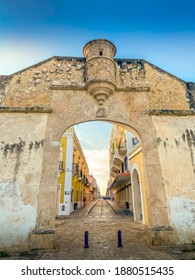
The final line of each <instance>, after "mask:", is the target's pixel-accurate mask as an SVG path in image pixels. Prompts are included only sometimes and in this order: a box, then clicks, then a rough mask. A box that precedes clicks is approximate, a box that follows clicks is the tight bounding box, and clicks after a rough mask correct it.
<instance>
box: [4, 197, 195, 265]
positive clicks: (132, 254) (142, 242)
mask: <svg viewBox="0 0 195 280" xmlns="http://www.w3.org/2000/svg"><path fill="white" fill-rule="evenodd" d="M111 204H112V207H111V206H110V205H111ZM121 207H122V206H121ZM114 208H117V209H118V210H117V213H118V215H116V214H115V212H114V211H113V209H114ZM119 209H120V205H117V203H114V202H110V201H109V204H108V203H107V202H106V201H104V200H100V201H93V202H90V203H88V204H87V205H86V207H83V208H82V209H78V210H77V211H75V212H74V213H72V214H71V215H70V217H69V218H63V219H57V220H56V238H55V239H56V240H55V242H56V248H55V249H53V250H34V251H29V252H18V253H13V254H11V255H10V257H7V258H4V259H35V260H36V259H42V260H174V259H182V257H183V259H184V253H181V254H179V253H178V252H181V251H180V250H179V247H178V246H175V247H166V246H164V247H155V246H151V240H150V234H149V232H150V229H149V228H148V227H146V226H145V225H143V224H141V223H138V222H135V221H133V217H129V216H125V215H124V214H123V213H122V212H121V213H120V211H119ZM119 230H121V232H122V245H123V246H122V247H120V248H119V247H118V231H119ZM85 231H88V234H89V248H84V234H85ZM194 248H195V246H194ZM194 254H195V252H194ZM190 257H193V256H192V254H191V255H190Z"/></svg>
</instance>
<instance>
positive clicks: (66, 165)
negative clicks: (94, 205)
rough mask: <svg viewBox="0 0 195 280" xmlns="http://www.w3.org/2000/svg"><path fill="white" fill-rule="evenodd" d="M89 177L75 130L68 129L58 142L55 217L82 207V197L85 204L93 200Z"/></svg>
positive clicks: (93, 192)
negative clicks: (58, 156)
mask: <svg viewBox="0 0 195 280" xmlns="http://www.w3.org/2000/svg"><path fill="white" fill-rule="evenodd" d="M91 176H92V175H89V167H88V164H87V161H86V158H85V155H84V153H83V150H82V147H81V145H80V142H79V140H78V138H77V135H76V133H75V130H74V128H73V127H70V128H68V130H66V131H65V132H64V133H63V135H62V137H61V140H60V159H59V173H58V193H57V216H64V215H65V216H66V215H70V213H72V212H73V211H74V210H77V209H78V208H80V207H82V206H83V198H84V197H85V198H86V200H87V202H89V201H91V200H93V199H94V194H95V193H96V189H94V186H93V184H92V182H91ZM94 180H95V178H94Z"/></svg>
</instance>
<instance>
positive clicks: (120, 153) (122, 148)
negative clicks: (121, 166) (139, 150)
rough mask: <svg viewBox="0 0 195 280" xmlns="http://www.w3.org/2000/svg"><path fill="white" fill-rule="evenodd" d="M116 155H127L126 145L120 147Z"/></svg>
mask: <svg viewBox="0 0 195 280" xmlns="http://www.w3.org/2000/svg"><path fill="white" fill-rule="evenodd" d="M118 153H119V155H120V156H125V155H126V153H127V146H126V145H124V146H120V147H119V148H118Z"/></svg>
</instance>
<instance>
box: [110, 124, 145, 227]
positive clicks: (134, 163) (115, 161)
mask: <svg viewBox="0 0 195 280" xmlns="http://www.w3.org/2000/svg"><path fill="white" fill-rule="evenodd" d="M110 192H111V193H112V194H113V196H114V199H115V201H116V202H118V203H120V204H122V206H124V207H125V208H127V209H129V210H131V211H132V212H133V215H134V220H135V221H140V222H142V223H144V224H148V208H147V199H146V184H145V178H144V169H143V156H142V147H141V142H140V140H139V139H138V138H137V137H135V136H134V135H133V134H132V133H130V132H128V131H127V130H126V129H124V128H122V127H120V126H118V125H113V128H112V132H111V138H110V179H109V193H110Z"/></svg>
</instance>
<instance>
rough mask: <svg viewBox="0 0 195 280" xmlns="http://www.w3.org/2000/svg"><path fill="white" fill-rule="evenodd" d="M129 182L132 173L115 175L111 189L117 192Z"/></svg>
mask: <svg viewBox="0 0 195 280" xmlns="http://www.w3.org/2000/svg"><path fill="white" fill-rule="evenodd" d="M128 184H130V173H129V172H126V173H119V174H117V175H116V176H115V178H114V181H113V182H112V184H111V186H110V190H111V191H112V192H114V193H116V192H118V191H119V190H120V189H122V188H123V187H125V186H126V185H128Z"/></svg>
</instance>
